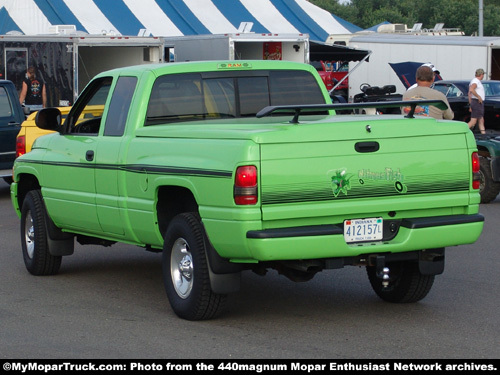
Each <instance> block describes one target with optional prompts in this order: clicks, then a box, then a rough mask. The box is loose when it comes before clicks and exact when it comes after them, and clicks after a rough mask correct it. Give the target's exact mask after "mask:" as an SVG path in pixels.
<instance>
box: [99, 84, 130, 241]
mask: <svg viewBox="0 0 500 375" xmlns="http://www.w3.org/2000/svg"><path fill="white" fill-rule="evenodd" d="M136 84H137V77H119V78H118V80H117V83H116V86H115V88H114V90H113V94H112V96H111V101H110V103H109V107H108V112H107V115H106V119H105V124H104V132H103V137H101V138H102V141H101V142H100V143H99V144H98V145H97V152H96V155H95V160H96V163H97V167H96V170H95V179H96V193H97V194H96V205H97V216H98V218H99V222H100V224H101V228H102V230H103V231H104V232H106V233H113V234H119V235H123V234H125V231H124V227H125V225H124V220H123V217H122V214H121V213H120V211H121V209H123V207H125V204H126V202H125V201H124V200H125V199H126V192H124V191H123V184H119V176H120V172H119V171H120V170H121V167H123V156H122V155H121V153H120V151H121V150H122V149H123V147H122V139H123V134H124V132H125V125H126V123H127V118H128V112H129V109H130V103H131V102H132V96H133V95H134V91H135V87H136Z"/></svg>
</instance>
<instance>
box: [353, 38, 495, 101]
mask: <svg viewBox="0 0 500 375" xmlns="http://www.w3.org/2000/svg"><path fill="white" fill-rule="evenodd" d="M348 45H349V46H350V47H352V48H360V49H364V50H369V51H371V55H370V59H369V62H365V63H364V64H362V65H361V66H359V67H358V69H357V70H356V71H355V72H353V73H352V74H351V75H350V76H349V96H354V95H355V94H357V93H360V92H361V91H360V89H359V87H360V85H361V84H363V83H368V84H369V85H371V86H385V85H395V86H396V92H398V93H403V92H404V91H405V90H406V88H405V87H404V85H403V84H402V83H401V81H400V79H399V78H398V77H397V75H396V73H394V71H393V70H392V68H391V67H390V65H389V63H400V62H406V61H415V62H422V63H426V62H430V63H432V64H434V66H435V67H436V68H437V69H438V70H439V71H440V73H441V77H442V78H443V79H472V78H473V77H474V72H475V71H476V69H477V68H483V69H484V70H485V71H486V72H487V76H486V77H485V79H500V38H499V37H469V36H432V35H431V36H428V35H400V34H381V33H374V34H370V35H359V36H356V35H355V34H353V36H352V37H351V38H350V40H349V41H348Z"/></svg>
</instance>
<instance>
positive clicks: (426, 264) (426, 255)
mask: <svg viewBox="0 0 500 375" xmlns="http://www.w3.org/2000/svg"><path fill="white" fill-rule="evenodd" d="M418 269H419V271H420V273H421V274H422V275H440V274H442V273H443V272H444V247H443V248H440V249H429V250H422V251H420V252H419V254H418Z"/></svg>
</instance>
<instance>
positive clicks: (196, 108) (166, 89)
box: [146, 70, 326, 125]
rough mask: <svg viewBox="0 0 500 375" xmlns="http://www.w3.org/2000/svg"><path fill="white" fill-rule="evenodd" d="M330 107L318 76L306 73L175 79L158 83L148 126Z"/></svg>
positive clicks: (214, 74)
mask: <svg viewBox="0 0 500 375" xmlns="http://www.w3.org/2000/svg"><path fill="white" fill-rule="evenodd" d="M289 104H326V103H325V98H324V96H323V93H322V91H321V89H320V87H319V85H318V83H317V81H316V79H315V78H314V76H313V75H312V74H311V73H309V72H307V71H302V70H296V71H291V70H283V71H280V70H270V71H263V70H262V71H251V72H248V71H241V72H234V71H231V72H205V73H186V74H170V75H164V76H160V77H158V78H157V79H156V81H155V83H154V86H153V90H152V92H151V96H150V100H149V104H148V109H147V115H146V125H156V124H165V123H172V122H180V121H196V120H207V119H222V118H240V117H254V116H255V115H256V114H257V112H259V111H260V110H261V109H262V108H264V107H266V106H269V105H289Z"/></svg>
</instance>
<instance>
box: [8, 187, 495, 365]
mask: <svg viewBox="0 0 500 375" xmlns="http://www.w3.org/2000/svg"><path fill="white" fill-rule="evenodd" d="M0 212H1V213H2V214H1V220H0V238H1V241H0V285H1V288H0V322H1V323H0V357H2V358H4V359H14V358H16V359H22V358H28V359H36V358H43V359H48V358H62V359H64V358H68V359H72V358H74V359H78V358H80V359H91V358H96V359H107V358H117V359H119V358H123V359H127V358H142V359H148V358H149V359H154V358H162V359H188V358H189V359H252V358H261V359H262V358H269V359H300V358H310V359H352V358H358V359H363V358H366V359H397V358H407V359H411V358H416V359H420V358H435V359H463V358H468V359H474V358H476V359H481V358H484V359H494V358H499V357H500V345H499V343H500V341H499V340H500V339H499V337H500V335H499V333H500V318H499V316H500V314H499V313H498V312H499V311H500V299H499V297H498V295H499V293H498V291H499V290H500V276H499V271H498V270H499V269H500V253H499V245H498V243H499V240H498V233H499V223H500V199H499V198H497V200H496V201H494V202H492V203H490V204H487V205H481V213H483V214H484V215H485V217H486V222H485V228H484V232H483V234H482V235H481V237H480V239H479V240H478V241H477V242H476V243H475V244H472V245H463V246H458V247H454V248H449V249H447V253H446V268H445V271H444V273H443V274H442V275H440V276H437V277H436V281H435V283H434V286H433V289H432V290H431V292H430V293H429V295H428V296H427V297H426V298H425V299H424V300H422V301H420V302H418V303H414V304H390V303H386V302H383V301H381V300H380V299H379V298H378V297H377V296H376V295H375V293H374V292H373V291H372V290H371V287H370V285H369V282H368V278H367V276H366V272H365V269H364V268H357V267H346V268H343V269H341V270H331V271H324V272H322V273H320V274H318V275H317V276H316V277H315V278H314V279H313V280H311V281H309V282H306V283H293V282H291V281H289V280H288V279H286V278H285V277H284V276H280V275H278V274H277V273H276V272H275V271H270V272H269V273H268V274H267V275H266V276H264V277H262V276H258V275H255V274H252V273H245V274H244V276H243V282H242V289H241V291H240V292H238V293H236V294H232V295H230V298H229V299H228V306H227V312H226V313H225V314H224V315H223V316H221V317H220V318H218V319H215V320H210V321H202V322H188V321H184V320H181V319H179V318H177V316H176V315H175V314H174V313H173V312H172V310H171V308H170V306H169V304H168V301H167V298H166V295H165V291H164V289H163V284H162V277H161V264H160V259H161V255H160V254H156V253H150V252H146V251H144V250H143V249H141V248H138V247H135V246H130V245H123V244H116V245H114V246H112V247H107V248H105V247H99V246H81V245H79V244H77V245H76V247H75V253H74V254H73V255H72V256H69V257H65V258H63V262H62V266H61V270H60V272H59V274H58V275H56V276H45V277H35V276H32V275H30V274H29V273H28V272H27V271H26V269H25V267H24V263H23V259H22V254H21V245H20V238H19V237H20V236H19V219H18V217H17V216H16V214H15V212H14V210H13V208H12V205H11V202H10V196H9V186H8V185H7V184H5V183H4V182H3V181H0Z"/></svg>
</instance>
